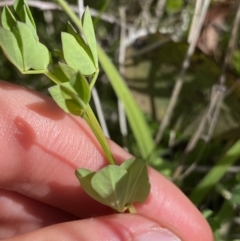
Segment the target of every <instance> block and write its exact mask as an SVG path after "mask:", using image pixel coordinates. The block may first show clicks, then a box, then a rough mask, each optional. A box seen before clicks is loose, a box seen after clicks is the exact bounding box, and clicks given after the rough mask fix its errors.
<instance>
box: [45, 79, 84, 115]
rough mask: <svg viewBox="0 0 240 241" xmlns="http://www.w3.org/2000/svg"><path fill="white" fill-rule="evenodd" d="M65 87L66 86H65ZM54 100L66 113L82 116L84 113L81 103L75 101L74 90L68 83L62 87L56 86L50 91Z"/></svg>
mask: <svg viewBox="0 0 240 241" xmlns="http://www.w3.org/2000/svg"><path fill="white" fill-rule="evenodd" d="M64 85H65V86H64ZM48 91H49V93H50V94H51V96H52V98H53V99H54V100H55V102H56V103H57V104H58V106H59V107H60V108H62V109H63V110H64V111H65V112H66V113H71V114H73V115H77V116H81V115H82V114H83V112H84V110H83V108H82V106H81V105H79V103H78V102H77V101H76V100H74V99H73V97H72V96H73V95H74V93H73V89H72V87H71V86H70V84H69V83H68V82H66V83H63V84H61V85H55V86H52V87H50V88H49V89H48Z"/></svg>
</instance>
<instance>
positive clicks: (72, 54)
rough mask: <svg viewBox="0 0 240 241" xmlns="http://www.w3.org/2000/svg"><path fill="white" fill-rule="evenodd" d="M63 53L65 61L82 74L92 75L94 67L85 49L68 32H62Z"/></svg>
mask: <svg viewBox="0 0 240 241" xmlns="http://www.w3.org/2000/svg"><path fill="white" fill-rule="evenodd" d="M62 44H63V54H64V59H65V61H66V63H67V64H68V65H69V66H70V67H71V68H73V69H74V70H75V71H80V72H81V73H82V74H83V75H92V74H93V73H94V72H95V71H96V68H95V66H94V64H93V62H92V60H91V58H90V57H89V56H88V54H87V53H86V51H85V50H84V49H83V48H82V46H80V45H79V44H78V42H77V40H76V39H75V38H74V37H73V36H72V35H71V34H68V33H62Z"/></svg>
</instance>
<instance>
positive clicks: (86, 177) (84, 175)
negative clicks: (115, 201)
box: [75, 168, 105, 204]
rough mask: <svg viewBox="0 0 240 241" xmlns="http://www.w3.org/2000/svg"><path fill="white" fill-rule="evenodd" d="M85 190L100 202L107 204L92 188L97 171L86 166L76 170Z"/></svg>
mask: <svg viewBox="0 0 240 241" xmlns="http://www.w3.org/2000/svg"><path fill="white" fill-rule="evenodd" d="M75 175H76V176H77V178H78V180H79V182H80V184H81V186H82V188H83V190H84V191H85V192H86V193H87V194H88V195H89V196H90V197H92V198H93V199H95V200H97V201H98V202H100V203H103V204H105V202H104V199H103V198H102V197H101V196H100V195H99V194H98V193H97V192H96V191H95V190H94V189H93V188H92V184H91V181H92V177H93V176H94V175H95V172H92V171H90V170H87V169H85V168H79V169H77V170H76V171H75Z"/></svg>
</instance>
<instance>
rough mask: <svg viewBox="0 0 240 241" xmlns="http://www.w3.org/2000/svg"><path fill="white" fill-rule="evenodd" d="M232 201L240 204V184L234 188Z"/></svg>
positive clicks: (234, 203)
mask: <svg viewBox="0 0 240 241" xmlns="http://www.w3.org/2000/svg"><path fill="white" fill-rule="evenodd" d="M231 203H232V204H233V205H239V204H240V184H238V185H236V186H235V187H234V188H233V190H232V198H231Z"/></svg>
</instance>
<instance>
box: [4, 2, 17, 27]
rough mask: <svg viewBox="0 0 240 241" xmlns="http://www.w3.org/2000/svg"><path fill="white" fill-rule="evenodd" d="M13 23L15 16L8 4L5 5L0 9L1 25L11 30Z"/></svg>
mask: <svg viewBox="0 0 240 241" xmlns="http://www.w3.org/2000/svg"><path fill="white" fill-rule="evenodd" d="M15 24H16V19H15V17H14V16H13V14H12V12H11V11H10V9H9V8H8V6H5V7H4V8H3V11H2V26H3V27H4V28H5V29H7V30H11V29H12V28H13V26H14V25H15Z"/></svg>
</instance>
